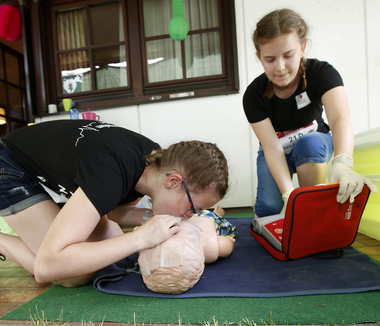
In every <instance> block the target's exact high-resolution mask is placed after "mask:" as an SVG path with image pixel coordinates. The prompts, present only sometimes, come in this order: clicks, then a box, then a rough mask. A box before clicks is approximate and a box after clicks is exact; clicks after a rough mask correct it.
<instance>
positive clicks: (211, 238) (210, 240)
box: [189, 216, 219, 264]
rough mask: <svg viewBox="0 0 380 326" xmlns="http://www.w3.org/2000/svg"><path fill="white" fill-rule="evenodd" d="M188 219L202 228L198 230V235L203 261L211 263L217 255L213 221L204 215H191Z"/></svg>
mask: <svg viewBox="0 0 380 326" xmlns="http://www.w3.org/2000/svg"><path fill="white" fill-rule="evenodd" d="M189 221H190V222H191V223H194V224H195V225H197V226H199V227H200V228H201V229H202V232H199V237H200V240H201V246H202V248H203V252H204V255H205V263H206V264H209V263H213V262H214V261H216V260H217V259H218V257H219V246H218V241H217V234H216V228H215V223H214V221H213V220H211V219H210V218H208V217H205V216H193V217H192V218H191V219H190V220H189Z"/></svg>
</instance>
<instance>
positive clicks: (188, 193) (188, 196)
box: [182, 178, 200, 216]
mask: <svg viewBox="0 0 380 326" xmlns="http://www.w3.org/2000/svg"><path fill="white" fill-rule="evenodd" d="M182 182H183V186H184V187H185V190H186V195H187V198H188V199H189V203H190V207H191V210H192V211H193V214H198V213H199V212H200V210H199V211H197V210H196V209H195V207H194V203H193V200H192V199H191V196H190V192H189V189H188V188H187V184H186V181H185V179H184V178H182ZM193 214H185V216H191V215H193Z"/></svg>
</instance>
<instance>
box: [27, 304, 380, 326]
mask: <svg viewBox="0 0 380 326" xmlns="http://www.w3.org/2000/svg"><path fill="white" fill-rule="evenodd" d="M30 317H31V326H69V325H70V323H69V322H64V321H63V309H62V310H61V313H60V315H59V317H58V319H57V320H54V321H48V320H46V319H45V314H44V312H43V311H40V312H39V311H38V309H37V307H36V314H35V315H34V316H32V315H31V316H30ZM103 324H104V320H103V321H102V322H101V323H100V324H99V326H103ZM123 325H125V326H152V324H151V323H150V324H149V325H145V324H144V323H142V324H141V323H139V322H138V321H137V320H136V316H135V314H133V324H132V323H129V322H128V323H126V324H123ZM177 325H178V326H184V325H185V324H182V322H181V314H180V312H179V313H178V324H177ZM199 325H201V326H229V325H237V326H276V324H275V322H274V321H273V318H272V313H270V324H269V325H268V324H266V323H265V322H261V323H259V324H257V323H255V322H254V321H253V320H249V319H248V318H246V319H243V320H242V321H239V322H227V321H226V322H223V323H221V324H220V323H219V322H218V321H217V320H216V319H215V316H214V317H213V319H212V320H211V321H204V322H199ZM278 325H281V324H278ZM369 325H371V326H380V322H376V323H371V324H364V325H363V326H369ZM81 326H96V325H95V324H94V323H93V322H92V321H91V320H90V321H87V322H86V321H82V323H81ZM153 326H158V324H155V325H153ZM166 326H174V324H167V325H166ZM187 326H191V324H187ZM298 326H301V325H298ZM325 326H338V325H336V324H325ZM341 326H348V325H346V324H345V323H344V321H342V324H341ZM354 326H355V324H354Z"/></svg>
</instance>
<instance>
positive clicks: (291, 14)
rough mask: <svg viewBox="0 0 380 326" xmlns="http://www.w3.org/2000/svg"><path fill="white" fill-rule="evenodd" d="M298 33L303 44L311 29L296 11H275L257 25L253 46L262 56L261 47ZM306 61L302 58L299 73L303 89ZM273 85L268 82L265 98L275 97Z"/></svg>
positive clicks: (305, 83)
mask: <svg viewBox="0 0 380 326" xmlns="http://www.w3.org/2000/svg"><path fill="white" fill-rule="evenodd" d="M293 32H295V33H297V35H298V38H299V41H300V43H301V44H303V43H304V42H305V41H306V39H307V35H308V33H309V27H308V26H307V24H306V22H305V21H304V20H303V19H302V18H301V16H300V15H298V14H297V13H296V12H295V11H293V10H290V9H281V10H275V11H272V12H271V13H269V14H267V15H266V16H264V17H263V18H262V19H261V20H260V21H259V22H258V23H257V24H256V30H255V32H254V33H253V37H252V40H253V44H254V45H255V48H256V51H257V53H258V54H260V45H264V44H267V43H268V42H270V41H273V40H274V39H276V38H278V37H280V36H281V35H284V34H289V33H293ZM305 65H306V59H305V58H302V59H301V61H300V67H299V70H298V73H299V74H300V76H301V77H302V78H303V85H302V89H303V90H305V89H306V86H307V80H306V68H305ZM273 93H274V91H273V84H272V82H271V81H269V80H268V85H267V89H266V90H265V93H264V96H267V97H268V98H271V97H272V96H273Z"/></svg>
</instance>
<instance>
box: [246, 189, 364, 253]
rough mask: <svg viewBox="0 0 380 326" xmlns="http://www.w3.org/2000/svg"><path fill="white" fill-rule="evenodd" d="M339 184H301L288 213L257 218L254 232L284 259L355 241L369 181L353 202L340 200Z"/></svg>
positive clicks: (343, 245) (289, 201)
mask: <svg viewBox="0 0 380 326" xmlns="http://www.w3.org/2000/svg"><path fill="white" fill-rule="evenodd" d="M338 190H339V184H332V185H318V186H310V187H300V188H297V189H295V190H293V191H292V193H291V194H290V196H289V199H288V204H287V207H286V210H285V214H278V215H272V216H267V217H262V218H255V219H254V220H253V221H252V223H251V226H250V232H251V235H252V236H253V237H254V238H255V239H256V240H257V241H258V242H260V244H262V245H263V246H264V247H265V248H266V249H267V250H268V251H269V253H270V254H271V255H272V256H273V257H275V258H277V259H280V260H291V259H299V258H303V257H307V256H311V255H315V254H318V253H324V252H331V251H334V250H338V249H343V248H345V247H348V246H349V245H351V244H352V243H353V242H354V240H355V237H356V233H357V230H358V227H359V223H360V219H361V216H362V214H363V211H364V208H365V206H366V203H367V200H368V197H369V195H370V190H369V188H368V187H367V186H366V185H365V186H364V188H363V190H362V192H361V193H360V194H359V195H357V196H356V197H355V200H354V202H353V203H352V204H350V202H349V200H347V201H346V202H345V203H344V204H340V203H338V202H337V201H336V197H337V194H338Z"/></svg>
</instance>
